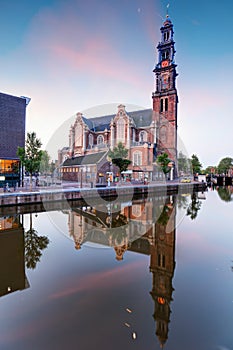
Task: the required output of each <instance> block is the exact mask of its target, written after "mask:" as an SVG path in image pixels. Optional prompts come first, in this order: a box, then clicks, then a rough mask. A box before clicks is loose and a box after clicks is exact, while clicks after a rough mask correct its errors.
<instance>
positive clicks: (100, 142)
mask: <svg viewBox="0 0 233 350" xmlns="http://www.w3.org/2000/svg"><path fill="white" fill-rule="evenodd" d="M103 143H104V137H103V135H98V137H97V145H102V144H103Z"/></svg>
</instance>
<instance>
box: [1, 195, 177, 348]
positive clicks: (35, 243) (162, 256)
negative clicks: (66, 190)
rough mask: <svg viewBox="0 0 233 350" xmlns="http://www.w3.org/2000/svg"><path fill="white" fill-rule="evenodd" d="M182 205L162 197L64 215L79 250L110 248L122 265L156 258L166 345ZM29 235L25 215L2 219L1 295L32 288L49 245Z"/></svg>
mask: <svg viewBox="0 0 233 350" xmlns="http://www.w3.org/2000/svg"><path fill="white" fill-rule="evenodd" d="M176 200H177V197H176V196H175V195H173V196H168V197H167V196H157V197H153V198H146V199H140V200H133V201H132V202H126V203H121V202H106V204H100V205H98V206H96V207H88V206H82V207H78V208H76V207H75V208H72V209H70V210H64V211H63V213H64V214H65V215H66V216H68V220H67V222H68V234H69V236H70V238H71V239H72V240H73V241H74V244H75V248H76V249H77V250H79V249H81V247H82V245H84V244H86V243H92V244H96V245H98V246H100V245H101V246H110V247H112V249H114V250H115V256H116V259H117V261H119V262H120V261H121V260H123V258H124V254H125V252H126V251H127V250H128V251H133V252H136V253H140V254H145V255H147V256H149V257H150V267H149V268H150V272H151V274H152V288H151V291H150V294H151V297H152V299H153V302H154V312H153V317H154V320H155V323H156V330H155V333H156V335H157V337H158V339H159V342H160V345H161V346H163V345H164V344H165V342H166V340H167V338H168V332H169V327H168V325H169V322H170V314H171V306H170V304H171V301H172V293H173V290H174V289H173V286H172V279H173V275H174V269H175V234H176ZM29 217H30V229H29V230H28V231H26V232H25V230H24V222H23V220H24V219H23V218H24V216H23V215H21V214H17V215H15V216H4V217H0V296H4V295H6V294H9V293H12V292H14V291H18V290H23V289H26V288H28V287H29V283H28V280H27V277H26V273H25V268H31V269H35V267H36V264H37V263H38V262H39V261H40V257H41V255H42V250H43V249H45V248H46V247H47V246H48V244H49V240H48V238H47V237H46V236H38V235H37V231H36V230H35V229H33V227H32V226H33V225H32V213H31V214H30V216H29Z"/></svg>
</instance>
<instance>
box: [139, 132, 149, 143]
mask: <svg viewBox="0 0 233 350" xmlns="http://www.w3.org/2000/svg"><path fill="white" fill-rule="evenodd" d="M146 141H147V132H146V131H144V130H143V131H140V133H139V142H146Z"/></svg>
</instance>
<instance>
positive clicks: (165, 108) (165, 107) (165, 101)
mask: <svg viewBox="0 0 233 350" xmlns="http://www.w3.org/2000/svg"><path fill="white" fill-rule="evenodd" d="M167 111H168V98H167V97H166V98H161V100H160V112H161V113H162V112H167Z"/></svg>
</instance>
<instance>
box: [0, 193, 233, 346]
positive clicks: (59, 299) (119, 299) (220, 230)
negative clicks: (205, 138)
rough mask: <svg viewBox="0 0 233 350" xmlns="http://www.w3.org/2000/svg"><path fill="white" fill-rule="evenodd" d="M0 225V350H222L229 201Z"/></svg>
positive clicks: (227, 308)
mask: <svg viewBox="0 0 233 350" xmlns="http://www.w3.org/2000/svg"><path fill="white" fill-rule="evenodd" d="M231 191H232V189H231V188H229V189H224V188H220V189H219V190H208V191H207V192H205V193H204V194H203V193H196V194H182V195H172V196H160V197H156V198H147V199H140V200H135V201H127V202H124V201H122V202H117V201H112V202H106V204H105V203H103V202H101V203H100V204H99V205H98V206H90V205H86V206H83V207H77V208H75V207H74V208H69V206H67V208H66V209H64V210H62V211H50V212H43V213H35V212H34V213H31V214H30V213H29V214H24V215H21V214H18V215H13V216H10V215H9V216H5V217H0V259H1V264H0V296H1V297H0V349H3V350H12V349H14V350H15V349H16V350H21V349H22V350H31V349H33V350H35V349H38V350H42V349H43V350H47V349H52V350H53V349H54V350H59V349H62V350H63V349H79V350H91V349H111V350H119V349H124V350H125V349H127V350H128V349H143V350H144V349H159V348H160V347H161V346H163V347H164V348H165V349H167V350H170V349H171V350H174V349H185V350H187V349H189V350H197V349H198V350H202V349H203V350H218V349H219V350H227V349H233V332H232V329H233V317H232V315H233V271H232V270H233V268H232V266H233V262H232V261H233V221H232V212H233V201H232V199H233V195H231Z"/></svg>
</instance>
